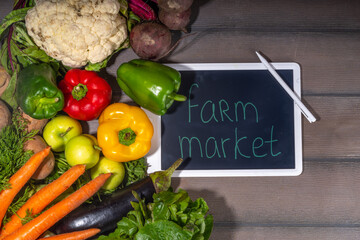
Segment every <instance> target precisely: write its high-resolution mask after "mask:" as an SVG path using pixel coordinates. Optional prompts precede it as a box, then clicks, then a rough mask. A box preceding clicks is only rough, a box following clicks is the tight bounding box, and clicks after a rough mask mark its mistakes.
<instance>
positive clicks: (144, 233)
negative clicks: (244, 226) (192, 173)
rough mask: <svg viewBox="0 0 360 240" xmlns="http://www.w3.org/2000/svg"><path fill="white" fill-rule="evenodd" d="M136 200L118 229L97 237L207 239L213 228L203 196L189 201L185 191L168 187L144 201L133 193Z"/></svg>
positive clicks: (115, 239)
mask: <svg viewBox="0 0 360 240" xmlns="http://www.w3.org/2000/svg"><path fill="white" fill-rule="evenodd" d="M133 194H134V196H135V198H136V199H137V200H138V201H139V202H132V203H131V204H132V206H133V208H134V210H132V211H130V212H129V213H128V214H127V217H125V218H123V219H122V220H120V221H119V222H118V224H117V229H116V230H115V231H114V232H112V233H110V234H109V235H108V236H104V235H102V236H100V237H99V238H98V240H110V239H111V240H149V239H151V240H207V239H209V238H210V234H211V231H212V228H213V216H212V215H210V214H207V213H208V211H209V208H208V206H207V204H206V202H205V200H204V199H202V198H198V199H196V200H195V201H192V200H191V199H190V197H189V195H188V193H187V192H186V191H185V190H182V189H180V190H179V191H178V192H177V193H176V192H173V191H172V190H171V189H170V190H168V191H163V192H160V193H157V194H154V196H153V200H154V201H153V202H152V203H148V204H147V205H145V201H144V200H143V199H140V197H139V196H138V195H137V194H136V192H133Z"/></svg>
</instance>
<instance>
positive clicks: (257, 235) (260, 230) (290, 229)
mask: <svg viewBox="0 0 360 240" xmlns="http://www.w3.org/2000/svg"><path fill="white" fill-rule="evenodd" d="M359 236H360V229H359V228H358V227H354V228H353V227H330V226H323V227H321V226H319V227H316V226H241V227H239V228H233V227H230V226H229V227H215V229H214V231H213V234H212V235H211V238H210V239H211V240H216V239H238V240H249V239H256V240H269V239H277V240H278V239H286V240H288V239H291V240H304V239H316V240H340V239H349V240H355V239H358V238H359Z"/></svg>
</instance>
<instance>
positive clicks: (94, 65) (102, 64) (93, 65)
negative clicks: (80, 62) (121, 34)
mask: <svg viewBox="0 0 360 240" xmlns="http://www.w3.org/2000/svg"><path fill="white" fill-rule="evenodd" d="M129 46H130V42H129V38H127V39H126V40H125V41H124V42H123V43H122V44H121V45H120V47H119V48H118V49H116V50H115V51H114V52H113V53H112V54H110V55H109V56H108V57H107V58H106V59H105V60H103V61H102V62H98V63H88V64H87V65H86V66H85V69H86V70H88V71H95V72H99V71H100V70H101V69H102V68H105V67H106V66H107V64H108V62H109V60H110V59H111V57H112V56H113V55H114V54H115V53H117V52H119V51H120V50H122V49H125V48H128V47H129Z"/></svg>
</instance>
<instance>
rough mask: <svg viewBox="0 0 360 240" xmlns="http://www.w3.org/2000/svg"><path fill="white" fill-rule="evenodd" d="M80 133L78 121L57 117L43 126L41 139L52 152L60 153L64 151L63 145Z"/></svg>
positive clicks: (80, 128) (62, 116)
mask: <svg viewBox="0 0 360 240" xmlns="http://www.w3.org/2000/svg"><path fill="white" fill-rule="evenodd" d="M81 133H82V127H81V124H80V122H79V121H78V120H76V119H73V118H71V117H69V116H66V115H59V116H56V117H54V118H53V119H51V120H50V121H49V122H48V123H47V124H46V125H45V127H44V131H43V138H44V140H45V142H46V143H47V144H48V145H49V146H50V147H51V149H52V150H53V151H54V152H62V151H64V150H65V144H66V143H67V142H68V141H69V140H70V139H71V138H73V137H75V136H78V135H80V134H81Z"/></svg>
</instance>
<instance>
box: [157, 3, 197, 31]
mask: <svg viewBox="0 0 360 240" xmlns="http://www.w3.org/2000/svg"><path fill="white" fill-rule="evenodd" d="M190 16H191V8H189V9H188V10H186V11H184V12H167V11H165V10H164V9H162V8H160V10H159V20H160V21H161V22H162V23H163V24H164V25H165V26H167V27H168V28H169V29H170V30H181V31H183V32H187V30H186V26H187V25H188V24H189V22H190Z"/></svg>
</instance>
